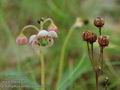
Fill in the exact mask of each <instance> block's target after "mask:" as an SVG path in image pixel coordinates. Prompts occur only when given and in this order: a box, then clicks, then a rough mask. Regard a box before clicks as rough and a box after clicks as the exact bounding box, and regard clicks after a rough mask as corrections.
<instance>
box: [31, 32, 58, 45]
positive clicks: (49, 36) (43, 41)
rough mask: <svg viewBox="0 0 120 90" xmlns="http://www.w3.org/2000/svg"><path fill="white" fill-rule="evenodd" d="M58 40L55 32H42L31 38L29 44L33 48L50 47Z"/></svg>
mask: <svg viewBox="0 0 120 90" xmlns="http://www.w3.org/2000/svg"><path fill="white" fill-rule="evenodd" d="M55 38H57V33H56V32H55V31H47V30H40V31H39V32H38V34H37V35H32V36H30V39H29V43H30V44H31V45H32V46H42V47H50V46H52V45H53V43H54V39H55Z"/></svg>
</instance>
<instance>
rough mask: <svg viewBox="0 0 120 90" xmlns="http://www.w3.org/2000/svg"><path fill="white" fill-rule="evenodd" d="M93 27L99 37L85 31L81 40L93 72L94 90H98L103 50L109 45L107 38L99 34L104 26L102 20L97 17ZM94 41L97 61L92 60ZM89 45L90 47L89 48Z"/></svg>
mask: <svg viewBox="0 0 120 90" xmlns="http://www.w3.org/2000/svg"><path fill="white" fill-rule="evenodd" d="M94 25H95V26H96V27H97V28H98V29H99V36H98V37H97V35H96V34H95V33H93V32H92V31H85V32H83V34H82V38H83V40H84V41H86V42H87V48H88V54H89V59H90V61H91V64H92V67H93V70H94V72H95V75H96V90H98V88H99V86H98V85H99V84H98V78H99V75H100V71H101V70H102V68H103V49H104V48H105V47H107V46H108V45H109V37H108V36H107V35H102V33H101V28H102V27H103V26H104V19H103V18H101V17H97V18H96V19H95V20H94ZM97 39H98V40H97ZM96 41H98V44H99V46H100V55H99V58H98V60H94V50H93V49H94V47H93V43H94V42H96ZM89 44H90V45H91V48H90V47H89ZM95 62H96V63H95Z"/></svg>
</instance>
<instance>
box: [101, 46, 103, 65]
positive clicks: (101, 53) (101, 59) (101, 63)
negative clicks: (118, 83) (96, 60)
mask: <svg viewBox="0 0 120 90" xmlns="http://www.w3.org/2000/svg"><path fill="white" fill-rule="evenodd" d="M101 67H103V47H101Z"/></svg>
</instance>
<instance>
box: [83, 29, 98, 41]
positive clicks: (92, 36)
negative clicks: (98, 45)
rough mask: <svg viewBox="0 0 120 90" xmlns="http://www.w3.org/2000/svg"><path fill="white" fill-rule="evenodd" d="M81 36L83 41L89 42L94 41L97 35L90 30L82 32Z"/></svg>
mask: <svg viewBox="0 0 120 90" xmlns="http://www.w3.org/2000/svg"><path fill="white" fill-rule="evenodd" d="M82 37H83V40H84V41H87V42H90V43H94V42H95V41H96V40H97V35H96V34H95V33H93V32H91V31H86V32H83V35H82Z"/></svg>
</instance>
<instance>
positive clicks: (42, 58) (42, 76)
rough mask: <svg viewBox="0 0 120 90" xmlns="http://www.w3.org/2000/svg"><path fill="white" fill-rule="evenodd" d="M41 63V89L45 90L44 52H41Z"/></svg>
mask: <svg viewBox="0 0 120 90" xmlns="http://www.w3.org/2000/svg"><path fill="white" fill-rule="evenodd" d="M40 61H41V89H40V90H45V61H44V55H43V53H42V52H40Z"/></svg>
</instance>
